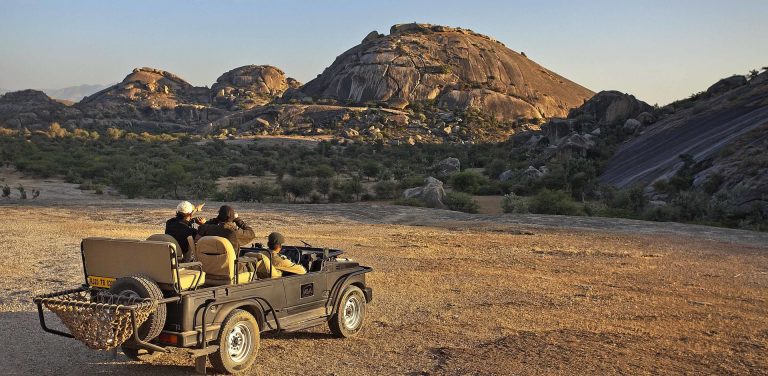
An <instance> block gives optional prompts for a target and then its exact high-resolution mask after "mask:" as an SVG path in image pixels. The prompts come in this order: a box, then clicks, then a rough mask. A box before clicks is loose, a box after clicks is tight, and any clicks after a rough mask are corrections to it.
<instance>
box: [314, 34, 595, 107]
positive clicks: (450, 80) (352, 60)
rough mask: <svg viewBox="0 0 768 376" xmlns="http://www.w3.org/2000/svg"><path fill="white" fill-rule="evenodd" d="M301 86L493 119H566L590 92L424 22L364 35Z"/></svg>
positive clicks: (517, 56) (474, 38) (478, 40)
mask: <svg viewBox="0 0 768 376" xmlns="http://www.w3.org/2000/svg"><path fill="white" fill-rule="evenodd" d="M301 90H302V92H303V93H304V94H306V95H307V96H311V97H313V98H333V99H336V100H339V101H342V102H344V101H347V102H356V103H364V102H379V103H382V104H384V105H387V104H389V103H393V100H394V102H395V103H401V104H402V103H403V101H407V102H414V101H426V100H436V101H437V102H438V104H439V106H440V107H441V108H445V109H454V108H458V109H467V108H477V109H480V110H482V111H484V112H486V113H492V114H494V115H495V117H496V118H497V119H498V120H514V119H517V118H519V117H524V118H549V117H555V116H565V115H566V114H567V113H568V110H569V109H571V108H574V107H577V106H580V105H581V104H582V103H583V102H584V101H585V100H587V99H589V98H590V97H592V95H593V94H594V93H593V92H591V91H590V90H588V89H586V88H584V87H582V86H580V85H578V84H576V83H573V82H571V81H569V80H568V79H566V78H564V77H562V76H560V75H558V74H556V73H554V72H552V71H550V70H548V69H546V68H544V67H542V66H541V65H539V64H536V63H535V62H533V61H532V60H529V59H528V58H527V57H526V56H525V55H524V54H522V53H518V52H515V51H512V50H510V49H508V48H507V47H505V46H504V45H503V44H502V43H500V42H498V41H496V40H494V39H492V38H489V37H487V36H484V35H481V34H478V33H475V32H473V31H471V30H467V29H461V28H453V27H445V26H436V25H428V24H405V25H395V26H392V28H391V30H390V34H389V35H386V36H384V35H381V34H378V33H376V32H372V33H370V34H369V35H368V36H366V37H365V39H364V40H363V42H362V43H361V44H360V45H358V46H355V47H353V48H351V49H350V50H348V51H346V52H344V53H343V54H341V55H340V56H339V57H337V58H336V60H335V61H334V62H333V64H332V65H331V66H330V67H328V68H327V69H325V71H324V72H323V73H322V74H321V75H319V76H318V77H317V78H316V79H314V80H312V81H310V82H308V83H307V84H306V85H305V86H304V87H302V89H301Z"/></svg>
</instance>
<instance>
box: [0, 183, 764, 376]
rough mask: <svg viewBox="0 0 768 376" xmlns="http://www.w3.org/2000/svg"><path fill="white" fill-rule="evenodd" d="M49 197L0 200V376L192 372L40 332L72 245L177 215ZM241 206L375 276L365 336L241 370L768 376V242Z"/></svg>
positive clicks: (181, 357)
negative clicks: (46, 300)
mask: <svg viewBox="0 0 768 376" xmlns="http://www.w3.org/2000/svg"><path fill="white" fill-rule="evenodd" d="M49 184H54V183H49ZM56 184H59V183H56ZM54 185H55V184H54ZM58 187H59V188H60V189H61V191H60V193H56V191H54V190H53V186H50V187H48V186H44V189H43V195H41V198H40V199H38V200H35V201H30V200H27V201H20V200H17V199H13V200H6V201H0V211H1V212H2V222H0V244H3V246H2V247H0V349H2V351H0V374H10V375H17V374H18V375H30V374H31V375H80V374H115V375H150V374H163V375H187V374H192V373H193V368H192V362H191V361H190V358H189V356H188V355H187V354H186V353H185V352H183V351H176V352H174V353H171V354H167V355H163V356H161V357H160V358H158V359H156V360H154V361H152V362H151V364H146V363H141V362H131V361H128V360H127V359H126V358H125V357H124V356H123V355H122V354H118V355H117V358H113V356H112V355H111V354H110V353H105V352H96V351H91V350H88V349H87V348H85V346H83V345H82V344H80V343H78V342H76V341H74V340H68V339H64V338H60V337H56V336H53V335H50V334H46V333H44V332H43V331H42V330H41V329H40V327H39V324H38V321H37V313H36V311H35V308H34V306H33V304H32V303H31V297H32V296H33V295H35V294H40V293H45V292H50V291H53V290H59V289H65V288H70V287H75V286H77V285H79V284H80V283H82V280H83V277H82V269H81V266H80V255H79V242H80V240H81V239H82V238H83V237H87V236H108V237H125V238H137V239H139V238H145V237H147V236H148V235H150V234H152V233H156V232H160V231H161V230H162V223H163V222H164V220H165V219H166V218H167V217H169V216H170V215H171V212H172V211H173V207H174V206H175V202H171V201H163V200H134V201H128V200H119V199H114V198H109V197H97V196H95V195H89V194H83V195H82V196H78V197H70V198H69V199H65V198H66V197H67V192H68V189H71V187H68V186H66V185H58ZM46 192H50V195H46ZM58 194H60V196H57V195H58ZM216 205H217V203H209V204H208V205H207V206H206V211H205V213H204V214H206V215H208V216H213V215H214V213H215V209H216ZM237 207H238V208H239V210H240V212H241V213H242V216H243V217H244V218H245V219H247V220H248V221H249V222H251V223H252V224H253V225H254V227H255V228H256V229H257V232H258V234H259V235H260V236H266V234H267V233H269V232H270V231H274V230H279V231H281V232H283V233H284V234H285V235H287V237H288V238H289V242H290V241H293V242H296V243H298V240H299V239H302V240H305V241H307V242H309V243H312V244H314V245H322V246H328V247H337V248H341V249H344V250H346V251H347V254H348V255H349V256H351V257H352V258H355V259H357V260H359V261H360V262H361V263H363V264H366V265H370V266H372V267H373V268H374V270H375V272H374V273H372V274H370V275H369V279H368V281H369V284H370V286H371V287H373V289H374V296H375V299H374V302H373V303H372V304H371V305H370V306H369V311H368V317H367V319H366V326H365V328H364V329H363V330H362V332H361V334H360V336H359V337H357V338H354V339H347V340H340V339H335V338H332V337H331V336H330V334H329V331H328V329H327V327H325V326H323V327H318V328H315V329H312V330H307V331H303V332H299V333H293V334H282V335H276V334H265V335H264V338H263V340H262V343H261V350H260V354H259V360H258V361H257V363H256V365H255V366H254V367H253V368H252V369H251V370H250V371H249V374H252V375H267V374H273V373H277V372H279V373H280V374H282V375H369V374H371V375H392V374H396V375H466V374H481V375H508V374H670V373H672V374H768V357H766V353H767V350H768V318H767V317H768V234H766V233H754V232H747V231H738V230H728V229H717V228H711V227H704V226H688V225H679V224H664V223H647V222H640V221H631V220H618V219H602V218H568V217H558V216H533V215H531V216H513V215H504V214H499V215H469V214H462V213H454V212H448V211H440V210H429V209H421V208H408V207H396V206H391V205H385V204H345V205H256V204H248V205H246V204H243V205H237ZM49 318H50V319H51V320H55V316H52V315H51V316H50V317H49ZM285 362H295V365H294V366H293V367H291V368H290V369H285V368H283V365H284V364H285Z"/></svg>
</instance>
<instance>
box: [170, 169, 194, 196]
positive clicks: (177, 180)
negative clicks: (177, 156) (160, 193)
mask: <svg viewBox="0 0 768 376" xmlns="http://www.w3.org/2000/svg"><path fill="white" fill-rule="evenodd" d="M163 177H164V179H163V182H164V183H165V184H168V185H171V186H172V187H173V197H174V198H176V199H178V198H179V187H181V186H185V185H188V184H189V183H190V182H191V181H192V174H190V173H189V172H187V171H186V170H185V169H184V166H182V165H181V164H180V163H178V162H176V163H172V164H170V165H168V167H166V168H165V173H164V174H163Z"/></svg>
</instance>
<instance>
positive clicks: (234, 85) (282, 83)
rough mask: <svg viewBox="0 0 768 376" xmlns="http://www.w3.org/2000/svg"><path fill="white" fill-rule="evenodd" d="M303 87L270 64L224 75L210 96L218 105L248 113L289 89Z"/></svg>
mask: <svg viewBox="0 0 768 376" xmlns="http://www.w3.org/2000/svg"><path fill="white" fill-rule="evenodd" d="M299 86H301V84H300V83H299V82H298V81H296V80H295V79H293V78H290V77H286V76H285V73H283V71H282V70H280V69H278V68H275V67H273V66H271V65H246V66H243V67H239V68H235V69H233V70H231V71H229V72H227V73H224V74H223V75H221V77H219V78H218V79H216V83H215V84H213V86H211V96H212V97H213V101H214V103H215V104H216V105H218V106H223V107H224V108H226V109H229V110H247V109H250V108H253V107H255V106H262V105H265V104H267V103H269V102H271V101H272V100H274V99H275V98H277V97H279V96H281V95H282V94H283V93H284V92H285V91H286V90H288V89H290V88H292V89H296V88H298V87H299Z"/></svg>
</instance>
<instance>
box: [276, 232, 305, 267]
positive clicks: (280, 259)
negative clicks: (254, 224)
mask: <svg viewBox="0 0 768 376" xmlns="http://www.w3.org/2000/svg"><path fill="white" fill-rule="evenodd" d="M283 243H285V238H284V237H283V235H282V234H280V233H279V232H273V233H271V234H269V239H268V241H267V247H268V248H269V250H270V251H271V252H272V253H271V256H272V257H271V259H272V260H271V261H272V268H274V269H276V270H279V271H280V272H281V273H290V274H307V270H306V269H304V267H303V266H302V265H299V264H295V263H294V262H293V261H291V260H290V259H288V258H287V257H285V256H284V255H281V254H280V250H281V249H283ZM273 278H274V273H273Z"/></svg>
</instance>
